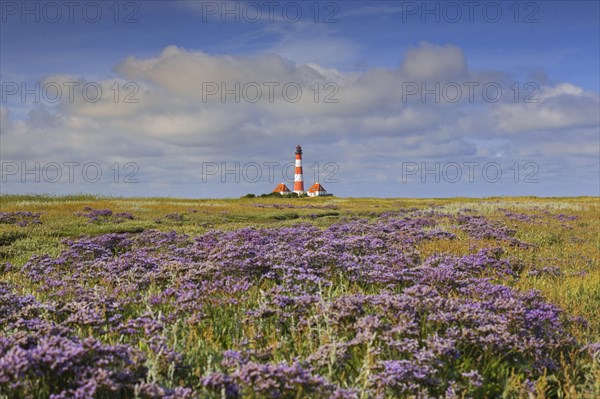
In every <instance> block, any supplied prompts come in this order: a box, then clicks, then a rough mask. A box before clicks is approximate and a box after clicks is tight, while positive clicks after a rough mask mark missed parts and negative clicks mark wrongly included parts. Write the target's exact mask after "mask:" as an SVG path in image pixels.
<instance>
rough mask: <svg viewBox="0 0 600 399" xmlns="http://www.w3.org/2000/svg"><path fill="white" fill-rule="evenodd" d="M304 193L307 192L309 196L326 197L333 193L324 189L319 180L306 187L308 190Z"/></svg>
mask: <svg viewBox="0 0 600 399" xmlns="http://www.w3.org/2000/svg"><path fill="white" fill-rule="evenodd" d="M306 193H307V194H308V196H309V197H327V196H331V195H333V194H329V193H328V192H327V191H326V190H325V187H323V186H322V185H320V184H319V182H316V183H315V184H313V185H312V186H310V188H309V189H308V191H307V192H306Z"/></svg>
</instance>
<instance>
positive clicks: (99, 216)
mask: <svg viewBox="0 0 600 399" xmlns="http://www.w3.org/2000/svg"><path fill="white" fill-rule="evenodd" d="M84 210H85V211H87V213H82V212H77V213H76V215H77V216H84V217H86V218H87V219H88V222H89V223H103V222H104V223H122V222H123V221H125V220H133V219H134V216H133V215H132V214H131V213H128V212H118V213H115V214H113V211H112V210H110V209H93V208H90V207H88V206H86V207H85V208H84Z"/></svg>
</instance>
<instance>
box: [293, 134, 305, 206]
mask: <svg viewBox="0 0 600 399" xmlns="http://www.w3.org/2000/svg"><path fill="white" fill-rule="evenodd" d="M294 192H295V193H296V194H304V182H303V181H302V147H300V144H298V145H297V146H296V173H295V174H294Z"/></svg>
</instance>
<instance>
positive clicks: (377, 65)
mask: <svg viewBox="0 0 600 399" xmlns="http://www.w3.org/2000/svg"><path fill="white" fill-rule="evenodd" d="M7 3H9V5H8V6H7V5H6V4H7ZM67 3H68V2H67ZM80 3H81V6H80V7H79V8H76V9H74V14H73V20H72V21H70V20H69V19H70V18H69V15H68V6H67V5H66V3H65V2H61V1H58V2H55V3H54V4H56V5H58V7H59V9H60V11H61V13H62V15H61V17H60V18H59V17H56V14H55V10H54V9H52V8H51V7H50V8H44V7H47V6H45V3H44V2H35V1H33V2H26V3H25V2H4V3H2V9H1V10H0V12H1V13H2V14H1V19H0V21H1V22H0V79H1V80H2V84H3V86H2V90H3V93H2V94H3V96H2V103H0V107H1V108H0V110H1V113H0V117H1V119H0V144H1V148H0V157H1V161H2V192H3V193H6V192H11V193H14V192H19V193H26V192H49V193H71V192H90V193H105V194H116V195H144V196H154V195H156V196H163V195H177V196H185V197H227V196H239V195H242V194H245V193H247V192H254V193H262V192H268V191H270V190H271V189H272V188H273V187H274V186H275V185H276V184H277V183H279V182H280V181H281V180H286V179H285V178H284V176H283V171H284V168H283V165H284V164H285V163H286V162H289V161H291V160H292V159H293V151H294V147H295V145H296V144H297V143H301V144H302V145H303V147H304V149H305V150H304V154H305V157H304V163H305V169H306V171H305V181H306V184H310V183H312V182H313V180H315V179H317V178H318V179H320V180H321V181H322V182H323V184H324V185H325V187H326V188H327V189H329V190H330V191H331V192H333V193H335V194H337V195H342V196H419V197H444V196H460V195H468V196H489V195H544V196H548V195H556V196H569V195H599V194H600V193H599V190H600V187H599V184H600V183H599V180H600V178H599V176H600V170H599V161H598V159H599V157H600V137H599V136H600V127H599V120H600V115H599V113H600V105H599V104H600V102H599V90H600V89H599V86H600V80H599V79H600V76H599V75H600V73H599V72H598V71H599V70H600V54H599V48H600V25H599V24H600V22H599V21H600V9H599V3H598V2H595V1H579V2H577V1H575V2H573V1H571V2H560V1H544V2H486V1H482V2H478V5H474V7H475V8H474V9H473V14H472V20H470V18H469V9H468V7H467V6H466V5H465V4H466V3H465V2H456V3H452V4H453V5H451V6H448V5H447V4H448V3H447V2H426V3H423V2H406V1H369V2H361V1H337V2H318V3H317V2H310V1H308V2H285V1H281V2H279V3H278V5H276V6H274V7H275V8H274V12H273V16H274V20H273V21H269V18H268V16H269V11H268V10H269V8H268V7H269V5H268V2H261V1H256V2H231V1H228V2H225V1H217V2H210V1H209V2H202V1H187V2H179V1H147V2H119V3H115V2H110V1H109V2H85V1H84V2H80ZM89 3H91V4H89ZM86 4H89V5H88V6H87V7H88V8H87V10H88V12H89V13H88V14H84V13H83V11H82V7H84V6H85V5H86ZM424 4H425V5H424ZM97 5H100V7H101V10H102V16H101V17H98V18H97V19H98V20H97V22H95V23H92V22H90V21H88V20H86V17H88V19H93V18H94V17H95V13H94V12H93V11H94V10H95V9H96V6H97ZM253 7H255V8H253ZM256 7H258V8H260V10H261V12H262V18H259V20H258V21H257V22H252V21H250V20H249V19H251V18H254V15H255V14H254V13H255V11H256V9H257V8H256ZM298 7H300V9H301V10H302V16H301V17H299V18H298V20H297V21H295V15H296V14H295V11H296V10H297V8H298ZM423 7H426V8H427V9H428V10H433V11H431V12H430V13H429V14H426V15H422V14H421V13H422V12H423V11H425V10H424V8H423ZM228 9H229V10H235V11H234V13H238V14H239V22H236V21H235V20H234V15H233V14H226V13H225V11H226V10H228ZM284 9H286V10H288V11H289V12H291V14H288V15H287V16H286V15H285V14H284V13H283V10H284ZM24 10H33V11H32V13H29V14H27V13H25V15H23V12H24ZM115 10H118V11H119V14H118V17H117V20H118V22H117V23H115V21H114V18H115V14H114V13H115ZM315 10H318V11H319V15H318V18H317V21H318V22H315ZM457 10H458V11H459V12H460V13H461V16H460V17H458V16H457V14H455V12H456V11H457ZM484 10H487V11H486V12H484ZM497 10H500V11H501V15H499V16H498V15H497V14H496V11H497ZM517 11H518V14H515V13H516V12H517ZM36 13H37V14H38V15H36ZM223 14H226V15H223ZM127 15H130V16H131V17H132V18H133V20H132V21H131V22H132V23H124V19H125V17H126V16H127ZM326 15H330V19H328V20H327V21H325V20H324V19H325V17H326ZM36 17H38V18H39V22H38V21H36V20H35V18H36ZM222 17H225V18H226V21H225V22H223V21H222V20H221V18H222ZM22 18H24V19H25V21H22ZM53 18H57V19H58V21H57V22H55V23H53V22H51V21H50V20H52V19H53ZM423 18H425V20H423ZM436 18H438V19H439V22H436ZM452 19H457V22H452V21H451V20H452ZM494 20H495V22H494ZM36 82H39V84H40V85H41V86H40V87H50V86H53V85H54V86H56V85H58V86H60V87H62V88H63V89H65V88H66V87H67V86H65V82H75V83H77V84H79V86H77V87H82V86H83V85H85V84H86V83H87V84H89V83H92V84H93V85H94V86H96V85H98V86H99V87H101V88H102V97H101V100H100V101H98V102H95V103H92V102H90V101H88V100H89V99H88V100H86V99H85V98H83V97H82V96H81V95H77V94H81V93H80V92H78V91H76V92H75V93H76V95H75V98H74V100H73V101H69V99H68V95H67V93H66V91H63V92H62V94H61V96H60V97H59V99H58V101H56V102H54V103H53V102H49V101H45V98H44V93H43V92H42V95H41V97H42V98H41V100H40V101H39V102H37V103H36V101H34V95H33V94H30V95H28V96H27V97H26V98H25V101H23V99H22V97H21V92H20V91H21V90H22V88H23V86H22V85H25V86H24V87H26V88H30V90H33V91H36V87H38V86H35V84H36ZM264 82H276V83H278V84H280V87H281V86H283V85H286V84H289V83H293V84H294V85H298V86H299V87H301V90H302V95H301V98H300V100H299V101H297V102H290V101H287V100H286V98H284V96H283V93H281V92H280V91H277V92H276V98H275V99H274V101H273V102H269V101H267V100H266V99H265V98H264V96H263V98H261V99H260V100H259V101H257V102H252V101H248V99H247V98H246V96H244V95H241V97H242V99H241V101H239V102H235V101H233V100H232V99H233V95H231V96H229V97H225V99H222V98H221V97H220V95H219V94H220V93H217V94H216V95H212V96H208V97H207V96H206V93H204V92H203V91H205V90H207V86H206V85H207V84H216V85H217V86H215V87H219V88H220V87H221V86H220V85H221V84H225V86H226V87H229V88H233V87H235V84H236V83H239V84H240V86H241V87H244V85H247V84H249V83H251V84H252V83H256V84H258V85H259V87H261V88H262V89H263V94H265V86H264V85H263V84H264ZM128 83H132V84H134V85H135V87H136V88H137V91H136V92H135V94H134V95H133V97H132V98H134V99H135V100H138V102H137V103H134V104H131V103H125V102H124V101H123V97H124V95H126V94H127V93H129V91H128V90H127V88H128V87H129V88H131V86H127V87H125V85H126V84H128ZM466 83H467V84H476V85H477V86H476V87H477V88H476V89H474V99H473V101H470V100H469V99H468V98H467V95H466V92H463V93H462V94H461V95H460V96H459V97H458V101H456V102H453V101H448V96H450V97H451V95H449V94H448V93H454V92H453V91H452V90H453V88H454V87H455V86H456V85H458V86H459V87H461V88H462V89H463V90H464V89H465V88H466V87H467V86H465V84H466ZM327 84H329V85H330V86H326V85H327ZM490 84H491V85H493V86H494V87H500V89H501V90H502V97H501V98H500V99H499V100H498V101H496V102H493V101H491V100H490V98H488V97H486V96H485V95H484V93H483V92H482V91H481V89H480V88H481V87H483V86H485V85H490ZM115 85H116V86H115ZM314 85H316V86H314ZM407 85H411V87H417V88H419V92H417V93H416V94H414V95H409V96H408V97H406V93H403V91H405V90H407V88H408V86H407ZM422 85H424V86H422ZM436 85H439V89H438V88H437V87H438V86H436ZM111 87H113V88H114V87H118V88H119V90H120V91H119V98H118V100H117V101H115V99H114V94H115V91H114V89H113V90H111ZM315 87H318V88H319V90H320V91H319V97H318V100H315V98H314V95H315V91H314V88H315ZM328 87H329V89H331V91H330V90H329V89H328ZM332 87H333V88H334V89H335V90H334V89H332ZM494 87H492V89H494ZM15 88H18V89H16V90H17V92H14V90H15ZM421 88H425V89H427V88H429V89H430V90H433V91H435V92H437V94H439V95H440V97H441V100H440V101H436V99H435V94H429V95H425V97H423V96H422V93H421ZM251 89H252V88H251ZM517 89H518V90H519V96H517V97H515V96H516V90H517ZM444 90H450V91H449V92H444ZM38 91H40V92H41V91H42V89H39V90H38ZM333 91H335V94H332V97H331V98H334V99H336V100H338V101H337V102H336V103H326V102H324V97H325V95H326V94H328V93H330V92H333ZM444 93H445V95H444ZM528 93H531V94H532V97H531V98H533V99H534V100H537V102H535V103H529V102H524V100H525V99H526V95H527V94H528ZM246 94H247V93H246ZM488 94H489V93H488ZM492 97H493V95H492ZM69 162H76V163H78V164H79V165H77V166H73V171H72V172H73V173H74V175H73V178H72V179H71V180H72V181H69V177H68V174H69V170H68V163H69ZM252 162H255V163H256V164H258V165H260V168H261V170H260V171H261V173H262V177H261V178H260V179H254V178H253V177H252V176H254V174H255V173H254V170H255V164H253V163H252ZM273 162H275V163H279V164H280V165H278V166H276V167H275V169H274V173H275V176H274V177H273V178H270V177H268V176H267V174H268V172H269V166H268V165H269V163H273ZM65 163H66V165H65ZM38 164H39V167H38V166H37V165H38ZM265 164H266V165H265ZM317 164H318V165H319V167H318V169H319V173H318V177H317V175H316V174H315V173H314V169H315V168H316V165H317ZM475 164H476V165H475ZM56 165H58V167H59V168H60V172H61V177H60V178H58V175H56V173H55V171H56ZM85 165H87V166H90V165H91V169H90V168H88V169H86V173H87V172H89V171H90V170H91V171H96V170H97V169H99V170H101V171H102V173H103V174H102V178H100V179H99V180H98V181H94V180H95V179H94V178H91V177H90V176H89V175H85V176H84V175H83V168H84V166H85ZM132 165H133V166H132ZM214 165H218V170H217V171H216V172H215V171H214V170H213V169H210V168H213V166H214ZM238 165H239V166H238ZM415 165H416V166H415ZM457 165H458V167H459V169H460V173H461V178H460V179H458V180H457V181H454V176H455V174H454V172H455V171H456V168H457ZM469 165H471V166H469ZM125 166H127V168H125ZM309 167H312V170H308V168H309ZM415 167H416V168H417V169H416V170H415ZM470 167H472V169H469V168H470ZM25 169H26V170H36V169H38V170H39V172H28V173H29V174H27V173H25V174H24V175H23V174H22V173H21V172H23V170H25ZM124 169H126V170H124ZM116 170H118V171H119V174H118V176H117V174H116ZM207 170H210V171H211V172H212V173H211V174H210V175H206V172H207ZM497 170H500V173H501V177H500V178H498V180H497V181H496V178H495V176H496V173H495V171H497ZM203 171H204V172H205V175H204V176H203ZM226 171H233V172H231V173H229V174H227V173H224V172H226ZM427 171H430V173H426V172H427ZM128 172H130V173H132V174H133V178H132V179H130V180H137V182H124V181H123V180H124V177H123V174H125V175H126V174H127V173H128ZM470 172H472V173H473V176H471V177H472V178H470V177H469V173H470ZM493 172H494V173H493ZM36 173H39V176H36ZM92 174H93V173H92ZM236 174H237V175H238V176H236ZM527 176H529V178H527ZM55 177H56V178H55ZM36 178H38V180H39V182H37V181H35V180H36ZM223 179H225V182H222V180H223ZM236 180H239V182H236ZM244 180H245V181H244ZM255 180H256V181H255ZM324 180H325V181H324ZM436 180H437V181H436ZM423 181H424V182H423ZM288 184H289V185H291V183H288Z"/></svg>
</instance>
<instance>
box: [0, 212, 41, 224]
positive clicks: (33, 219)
mask: <svg viewBox="0 0 600 399" xmlns="http://www.w3.org/2000/svg"><path fill="white" fill-rule="evenodd" d="M41 215H42V213H41V212H35V213H34V212H25V211H16V212H0V224H14V225H17V226H19V227H25V226H28V225H30V224H41V223H42V221H41V220H40V216H41Z"/></svg>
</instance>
